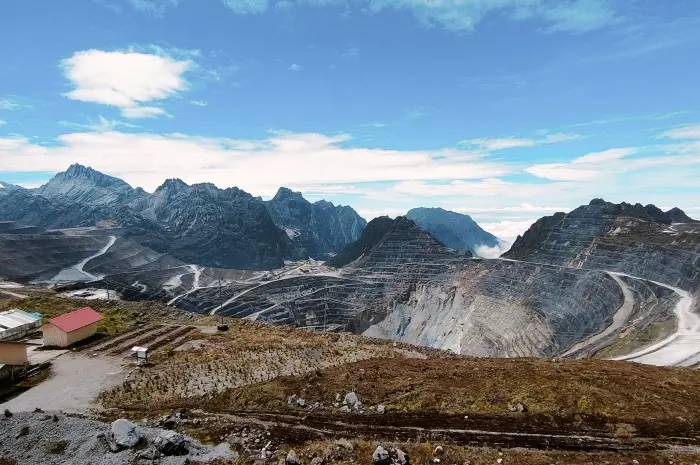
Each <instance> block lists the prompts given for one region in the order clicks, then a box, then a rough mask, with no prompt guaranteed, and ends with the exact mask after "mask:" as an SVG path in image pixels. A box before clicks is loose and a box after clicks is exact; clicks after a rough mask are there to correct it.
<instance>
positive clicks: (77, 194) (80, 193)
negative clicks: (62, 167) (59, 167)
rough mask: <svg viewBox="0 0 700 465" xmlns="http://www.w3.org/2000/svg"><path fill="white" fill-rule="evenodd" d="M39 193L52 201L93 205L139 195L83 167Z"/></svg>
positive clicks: (61, 175) (120, 182)
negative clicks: (61, 200)
mask: <svg viewBox="0 0 700 465" xmlns="http://www.w3.org/2000/svg"><path fill="white" fill-rule="evenodd" d="M37 193H38V194H39V195H41V196H43V197H46V198H49V199H54V198H63V199H67V200H70V201H74V202H80V203H85V204H89V205H107V204H111V203H114V202H116V201H118V200H119V199H126V198H131V197H133V196H138V195H139V194H138V193H136V191H135V190H134V189H132V187H131V186H130V185H129V184H127V183H126V182H125V181H123V180H121V179H119V178H116V177H114V176H109V175H107V174H104V173H102V172H100V171H97V170H95V169H93V168H90V167H87V166H83V165H81V164H79V163H74V164H72V165H71V166H69V167H68V169H67V170H66V171H63V172H61V173H58V174H56V175H55V176H54V177H53V178H51V179H50V180H49V182H47V183H46V184H44V185H43V186H41V187H40V188H39V189H38V190H37Z"/></svg>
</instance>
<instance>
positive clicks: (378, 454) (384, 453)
mask: <svg viewBox="0 0 700 465" xmlns="http://www.w3.org/2000/svg"><path fill="white" fill-rule="evenodd" d="M372 460H374V463H375V465H389V464H390V463H391V462H390V459H389V451H388V450H386V449H385V448H383V447H382V446H377V448H376V449H375V450H374V452H373V453H372Z"/></svg>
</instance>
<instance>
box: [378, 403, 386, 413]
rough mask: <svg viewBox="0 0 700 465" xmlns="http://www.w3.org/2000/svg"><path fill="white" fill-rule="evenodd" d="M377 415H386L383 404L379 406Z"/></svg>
mask: <svg viewBox="0 0 700 465" xmlns="http://www.w3.org/2000/svg"><path fill="white" fill-rule="evenodd" d="M377 413H382V414H384V413H386V407H385V406H383V405H381V404H380V405H377Z"/></svg>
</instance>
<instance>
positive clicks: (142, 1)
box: [128, 0, 180, 15]
mask: <svg viewBox="0 0 700 465" xmlns="http://www.w3.org/2000/svg"><path fill="white" fill-rule="evenodd" d="M128 1H129V3H131V5H132V6H133V7H134V8H135V9H137V10H139V11H145V12H148V13H153V14H155V15H162V14H163V13H165V10H166V9H167V8H168V7H169V6H178V4H179V3H180V0H128Z"/></svg>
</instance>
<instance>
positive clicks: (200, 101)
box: [190, 100, 209, 107]
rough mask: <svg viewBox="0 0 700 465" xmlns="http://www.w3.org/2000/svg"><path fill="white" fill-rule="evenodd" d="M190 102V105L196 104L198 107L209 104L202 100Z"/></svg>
mask: <svg viewBox="0 0 700 465" xmlns="http://www.w3.org/2000/svg"><path fill="white" fill-rule="evenodd" d="M190 103H191V104H192V105H197V106H198V107H206V106H207V105H209V102H206V101H204V100H190Z"/></svg>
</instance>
